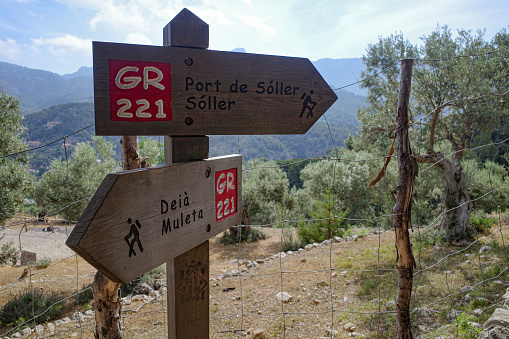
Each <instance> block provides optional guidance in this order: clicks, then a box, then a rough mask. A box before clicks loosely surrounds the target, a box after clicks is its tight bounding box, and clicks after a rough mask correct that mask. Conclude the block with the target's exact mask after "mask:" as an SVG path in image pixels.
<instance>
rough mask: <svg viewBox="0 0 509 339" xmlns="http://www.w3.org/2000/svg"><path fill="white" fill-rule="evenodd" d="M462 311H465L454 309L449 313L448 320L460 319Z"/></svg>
mask: <svg viewBox="0 0 509 339" xmlns="http://www.w3.org/2000/svg"><path fill="white" fill-rule="evenodd" d="M462 313H463V312H461V311H458V310H455V309H452V310H451V311H450V312H449V313H447V319H448V320H456V319H458V317H459V315H460V314H462Z"/></svg>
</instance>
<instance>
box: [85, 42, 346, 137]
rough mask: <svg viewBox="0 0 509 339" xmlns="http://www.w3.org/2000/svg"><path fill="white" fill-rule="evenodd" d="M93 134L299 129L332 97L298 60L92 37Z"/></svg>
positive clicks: (308, 125) (303, 130)
mask: <svg viewBox="0 0 509 339" xmlns="http://www.w3.org/2000/svg"><path fill="white" fill-rule="evenodd" d="M93 51H94V88H95V116H96V134H97V135H206V134H221V135H231V134H303V133H306V131H307V130H308V129H309V128H311V126H312V125H313V124H314V123H315V122H316V121H317V120H318V119H319V118H320V117H321V116H322V115H323V114H324V113H325V111H326V110H327V109H328V108H329V107H330V106H331V105H332V104H333V103H334V102H335V101H336V99H337V96H336V94H335V93H334V91H332V90H331V88H330V87H329V85H328V84H327V83H326V82H325V80H324V79H323V78H322V77H321V75H320V73H318V71H317V70H316V69H315V67H314V66H313V64H312V63H311V62H310V61H309V60H308V59H304V58H292V57H281V56H270V55H260V54H246V53H234V52H219V51H210V50H202V49H192V48H180V47H158V46H142V45H129V44H117V43H105V42H94V43H93Z"/></svg>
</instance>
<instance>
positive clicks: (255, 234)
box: [219, 226, 267, 245]
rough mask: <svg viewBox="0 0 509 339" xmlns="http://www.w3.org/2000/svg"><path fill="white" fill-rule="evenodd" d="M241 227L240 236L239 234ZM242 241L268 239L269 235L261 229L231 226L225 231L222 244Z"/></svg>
mask: <svg viewBox="0 0 509 339" xmlns="http://www.w3.org/2000/svg"><path fill="white" fill-rule="evenodd" d="M239 229H240V236H239ZM239 237H240V242H247V243H251V242H255V241H258V240H262V239H266V238H267V235H266V234H265V233H263V232H262V231H260V230H259V229H256V228H252V227H246V226H243V227H231V228H230V229H228V230H226V231H224V232H223V236H222V237H221V240H219V241H220V242H221V244H223V245H231V244H238V243H239Z"/></svg>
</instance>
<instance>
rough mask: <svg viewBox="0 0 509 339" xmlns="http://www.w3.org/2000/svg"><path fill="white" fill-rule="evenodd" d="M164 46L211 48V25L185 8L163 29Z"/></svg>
mask: <svg viewBox="0 0 509 339" xmlns="http://www.w3.org/2000/svg"><path fill="white" fill-rule="evenodd" d="M163 44H164V46H172V47H191V48H208V47H209V25H208V24H207V23H206V22H205V21H203V20H202V19H200V18H199V17H197V16H196V15H195V14H194V13H193V12H191V11H190V10H188V9H187V8H184V9H183V10H181V11H180V13H179V14H177V15H176V16H175V17H174V18H173V19H172V20H171V21H170V22H169V23H168V24H167V25H166V26H165V27H164V29H163Z"/></svg>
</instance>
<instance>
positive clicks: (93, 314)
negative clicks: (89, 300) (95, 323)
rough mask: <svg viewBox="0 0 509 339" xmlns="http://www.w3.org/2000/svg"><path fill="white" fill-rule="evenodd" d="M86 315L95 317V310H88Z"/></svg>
mask: <svg viewBox="0 0 509 339" xmlns="http://www.w3.org/2000/svg"><path fill="white" fill-rule="evenodd" d="M85 315H86V316H87V317H94V316H95V312H94V311H92V310H88V311H86V312H85Z"/></svg>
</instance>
